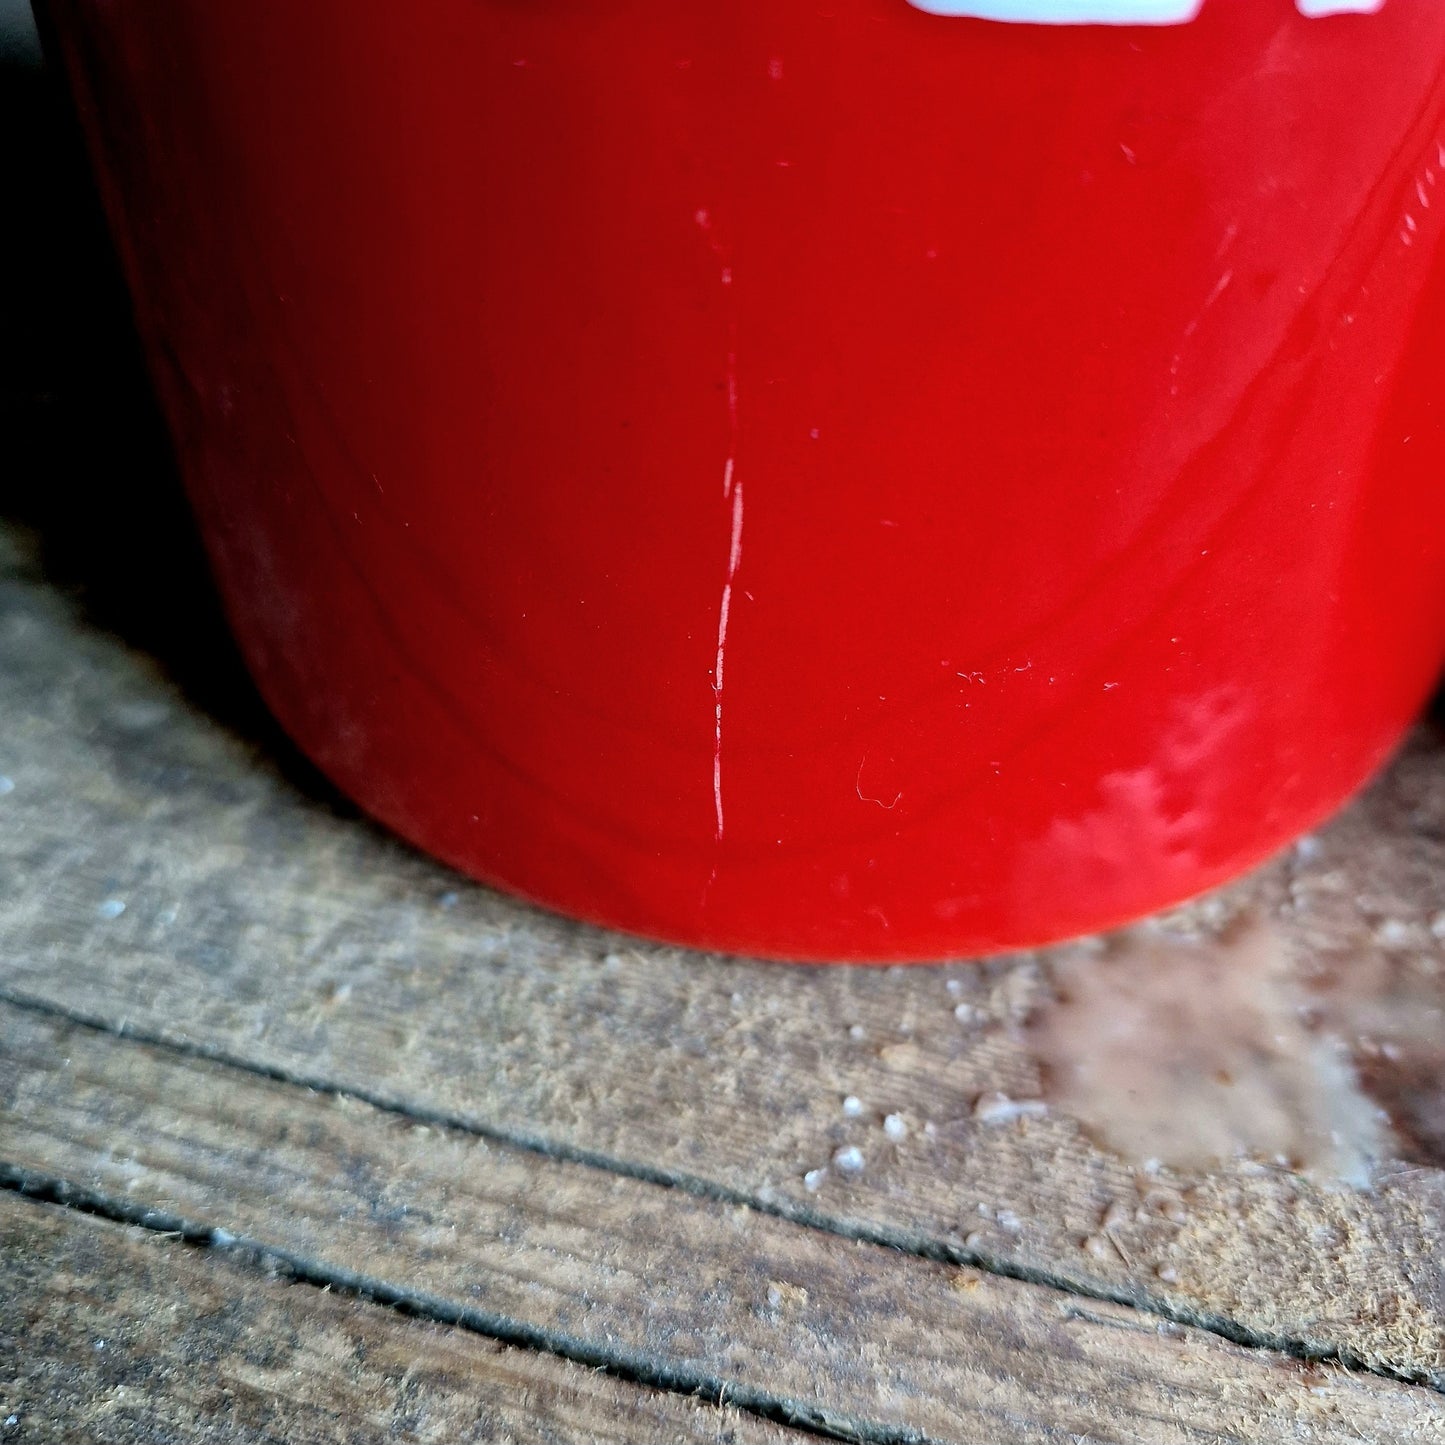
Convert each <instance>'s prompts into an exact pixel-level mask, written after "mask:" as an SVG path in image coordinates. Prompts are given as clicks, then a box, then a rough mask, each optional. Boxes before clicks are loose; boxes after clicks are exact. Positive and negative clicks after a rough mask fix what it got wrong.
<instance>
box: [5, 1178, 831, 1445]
mask: <svg viewBox="0 0 1445 1445" xmlns="http://www.w3.org/2000/svg"><path fill="white" fill-rule="evenodd" d="M807 1438H809V1437H806V1436H799V1435H797V1434H795V1433H794V1432H792V1431H789V1430H785V1429H783V1428H781V1427H779V1426H776V1425H773V1424H770V1423H768V1422H766V1421H762V1420H757V1419H754V1418H751V1417H748V1416H745V1415H740V1414H738V1413H737V1412H736V1411H734V1410H731V1409H726V1408H719V1407H717V1406H714V1405H707V1404H705V1403H703V1402H702V1401H700V1400H695V1399H689V1398H687V1397H685V1396H681V1395H677V1394H670V1393H664V1392H662V1391H658V1390H649V1389H645V1388H642V1387H640V1386H637V1385H634V1384H630V1383H628V1382H626V1381H622V1380H617V1379H614V1378H611V1377H609V1376H608V1375H605V1374H601V1373H599V1372H597V1371H595V1370H588V1369H583V1368H581V1367H580V1366H578V1365H574V1364H570V1363H568V1362H567V1361H564V1360H559V1359H557V1358H555V1357H553V1356H550V1355H544V1354H535V1353H532V1352H529V1351H526V1350H520V1349H516V1348H512V1347H509V1346H506V1345H501V1344H498V1343H497V1342H496V1341H495V1340H490V1339H486V1338H482V1337H479V1336H477V1335H475V1334H472V1333H469V1332H467V1331H463V1330H458V1329H450V1328H446V1327H443V1326H440V1325H436V1324H433V1323H429V1322H426V1321H422V1320H416V1319H406V1318H403V1317H402V1316H400V1315H398V1314H397V1313H395V1312H394V1311H391V1310H388V1309H384V1308H380V1307H378V1306H376V1305H372V1304H367V1303H365V1302H363V1301H361V1300H358V1299H354V1298H347V1297H345V1296H343V1295H339V1294H332V1293H326V1292H324V1291H322V1290H319V1289H314V1288H311V1287H309V1286H307V1285H304V1284H294V1283H290V1282H288V1281H287V1280H285V1279H281V1278H277V1277H275V1275H274V1274H268V1273H267V1272H265V1271H264V1270H263V1269H260V1268H257V1267H256V1266H255V1265H253V1264H250V1263H249V1262H248V1261H246V1260H245V1259H244V1258H243V1257H242V1256H240V1255H239V1254H237V1253H235V1252H229V1253H227V1252H222V1251H217V1250H197V1249H193V1248H190V1247H189V1246H186V1245H183V1244H180V1243H178V1242H177V1241H175V1240H173V1239H167V1238H166V1237H164V1236H161V1235H157V1234H154V1233H151V1232H149V1231H146V1230H141V1229H132V1228H126V1227H124V1226H121V1225H117V1224H112V1223H110V1222H108V1221H105V1220H101V1219H95V1218H88V1217H86V1216H85V1215H82V1214H77V1213H75V1212H74V1211H71V1210H66V1209H60V1208H56V1207H54V1206H51V1205H45V1204H36V1203H30V1202H27V1201H24V1200H21V1199H20V1198H19V1197H17V1196H16V1195H13V1194H10V1195H0V1439H3V1440H6V1441H15V1442H17V1445H21V1442H23V1445H43V1442H54V1445H78V1442H87V1445H110V1442H125V1445H160V1442H163V1441H177V1440H201V1439H204V1440H207V1441H215V1442H218V1445H230V1442H237V1445H240V1442H262V1441H265V1442H285V1445H323V1442H324V1445H359V1442H361V1441H372V1440H380V1439H388V1440H392V1439H396V1440H406V1441H414V1442H418V1445H421V1442H436V1445H462V1442H467V1441H475V1442H483V1441H485V1442H492V1441H499V1440H506V1441H509V1442H514V1445H527V1442H535V1445H560V1442H563V1441H576V1442H578V1445H582V1442H588V1445H590V1442H593V1441H599V1442H616V1445H639V1442H656V1445H664V1442H665V1445H674V1442H677V1441H682V1440H696V1441H707V1442H709V1445H718V1442H723V1441H734V1442H736V1445H786V1442H788V1441H799V1440H804V1439H807Z"/></svg>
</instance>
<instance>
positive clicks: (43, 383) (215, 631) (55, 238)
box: [0, 65, 358, 816]
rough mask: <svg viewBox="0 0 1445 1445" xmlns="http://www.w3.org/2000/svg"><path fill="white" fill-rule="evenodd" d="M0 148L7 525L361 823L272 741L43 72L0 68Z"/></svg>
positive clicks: (70, 590) (125, 638)
mask: <svg viewBox="0 0 1445 1445" xmlns="http://www.w3.org/2000/svg"><path fill="white" fill-rule="evenodd" d="M0 135H4V136H6V137H8V138H10V141H9V143H8V145H7V149H6V152H5V155H4V160H3V163H0V164H3V171H0V186H3V191H0V194H3V195H4V197H5V200H6V211H7V213H8V216H9V222H8V224H6V225H5V226H3V227H0V436H3V437H4V442H5V448H6V454H5V458H4V461H3V464H0V520H3V522H4V523H8V524H10V525H12V526H16V525H18V526H20V527H23V528H24V529H26V530H27V531H28V532H30V533H31V534H33V536H34V537H35V538H36V540H37V543H38V547H39V560H40V566H41V570H42V574H43V577H44V579H45V581H46V582H47V583H49V584H50V585H52V586H54V587H56V588H57V589H59V590H61V591H63V592H65V593H67V594H68V595H70V596H71V597H72V598H74V599H75V600H76V601H77V602H78V603H79V605H80V607H81V608H82V611H83V615H84V616H85V618H86V620H87V621H88V622H89V623H90V624H91V625H92V626H94V627H96V628H98V629H101V630H104V631H106V632H108V633H111V634H113V635H114V636H116V637H117V638H119V639H120V640H121V641H122V642H124V643H125V644H126V645H127V646H129V647H131V648H134V649H136V650H138V651H140V652H143V653H146V654H148V655H149V656H150V657H151V658H153V659H154V660H155V662H156V663H157V664H158V665H159V667H160V668H161V670H162V671H163V672H164V673H165V674H166V675H167V676H168V677H169V678H170V680H171V681H172V682H173V683H174V684H175V685H176V686H177V687H178V688H179V689H180V691H181V692H182V693H183V694H184V695H185V697H186V698H187V700H188V701H189V702H191V703H192V704H193V705H194V706H195V707H196V708H198V709H200V710H201V711H203V712H205V713H206V714H208V715H209V716H211V717H212V718H214V719H215V720H216V721H217V722H219V723H220V724H222V725H223V726H224V727H225V728H227V729H228V730H229V731H231V732H232V733H235V734H237V735H238V736H240V737H241V738H242V739H244V740H245V741H246V742H247V743H248V744H250V745H252V746H253V747H255V748H257V749H258V750H259V751H260V752H261V753H263V754H264V755H265V756H266V758H267V760H268V761H269V762H270V764H271V765H272V766H273V767H274V768H276V770H277V771H278V772H280V774H281V775H282V776H283V777H284V778H285V779H286V781H287V782H288V783H290V784H291V785H293V786H294V787H296V788H297V789H298V790H299V791H300V792H301V793H303V794H304V795H305V796H306V797H307V798H308V799H309V800H311V801H312V802H314V803H317V804H320V805H322V806H325V807H327V808H329V809H331V810H333V811H335V812H338V813H341V814H343V815H346V816H356V815H357V814H358V810H357V809H356V808H355V807H354V805H352V804H351V803H350V802H349V801H348V800H346V799H345V798H344V797H343V795H342V794H341V793H339V792H338V791H337V789H336V788H335V787H334V786H333V785H332V784H331V783H330V782H329V781H328V780H327V779H326V778H325V777H323V776H322V774H321V773H320V772H319V771H318V770H317V769H316V768H315V767H313V766H312V764H311V763H310V762H309V761H307V760H306V758H305V757H304V756H303V755H302V754H301V753H300V751H299V750H298V749H297V748H296V747H295V746H294V745H293V744H292V743H291V742H290V740H289V739H288V738H287V737H286V736H285V734H284V733H283V732H282V731H281V729H280V727H279V725H278V724H277V723H276V721H275V720H274V718H273V717H272V716H271V714H270V712H269V711H268V709H267V708H266V706H265V704H264V703H263V702H262V700H261V698H260V695H259V694H258V692H257V690H256V688H255V685H254V684H253V683H252V681H251V679H250V676H249V674H248V673H247V671H246V667H245V664H244V662H243V661H242V659H241V655H240V652H239V650H238V649H237V646H236V644H235V642H234V640H233V638H232V636H231V632H230V629H229V627H228V626H227V624H226V620H225V617H224V615H223V613H222V610H221V605H220V600H219V598H218V597H217V595H216V590H215V587H214V585H213V583H212V580H211V576H210V570H209V567H208V565H207V562H206V558H205V554H204V552H203V550H202V547H201V544H200V540H199V537H198V536H197V533H196V529H195V525H194V522H193V520H192V518H191V513H190V508H189V505H188V503H187V501H186V498H185V495H184V492H183V490H182V488H181V484H180V481H179V478H178V477H177V474H176V467H175V461H174V458H173V456H172V453H171V447H170V441H169V438H168V437H167V434H166V430H165V426H164V424H163V422H162V420H161V416H160V412H159V409H158V407H157V403H156V399H155V395H154V392H153V390H152V388H151V384H150V380H149V377H148V375H147V372H146V368H145V364H144V359H143V357H142V353H141V347H140V342H139V340H138V338H137V336H136V331H135V326H134V323H133V320H132V315H131V308H130V301H129V297H128V296H127V294H126V289H125V285H124V282H123V280H122V278H121V273H120V267H119V263H118V261H117V258H116V255H115V251H114V249H113V247H112V245H111V242H110V238H109V235H108V233H107V230H106V226H105V221H104V217H103V214H102V211H101V207H100V202H99V199H98V197H97V194H96V190H95V186H94V183H93V180H92V177H91V172H90V166H89V160H88V157H87V155H86V151H85V146H84V143H83V141H82V138H81V135H80V130H79V126H78V124H77V121H76V118H75V113H74V110H73V107H72V104H71V101H70V97H69V94H68V92H67V91H66V88H65V86H64V83H63V81H62V79H61V77H60V76H59V75H58V74H57V73H56V71H55V70H54V69H33V68H28V67H25V66H23V65H6V66H0Z"/></svg>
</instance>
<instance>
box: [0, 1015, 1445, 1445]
mask: <svg viewBox="0 0 1445 1445" xmlns="http://www.w3.org/2000/svg"><path fill="white" fill-rule="evenodd" d="M0 1038H3V1039H4V1040H5V1047H4V1057H3V1059H0V1098H3V1099H4V1101H5V1109H4V1113H3V1115H0V1160H4V1161H5V1165H4V1166H3V1167H4V1169H5V1171H6V1173H5V1177H4V1180H3V1181H0V1182H6V1183H8V1184H9V1185H10V1186H11V1187H15V1186H17V1185H21V1184H24V1183H26V1182H29V1184H30V1185H31V1186H32V1187H36V1188H42V1189H47V1190H50V1191H51V1192H63V1191H61V1190H60V1187H59V1186H57V1185H54V1184H50V1183H47V1182H46V1181H56V1180H61V1181H68V1183H69V1185H70V1186H72V1187H73V1188H74V1189H75V1190H78V1191H82V1192H85V1193H87V1194H88V1196H89V1197H90V1198H91V1199H92V1200H94V1201H95V1203H96V1205H97V1207H102V1208H108V1209H111V1210H112V1211H113V1212H118V1213H132V1214H141V1213H144V1214H145V1215H146V1217H147V1218H148V1219H149V1220H150V1222H151V1223H152V1224H153V1225H155V1226H156V1227H159V1228H166V1229H184V1230H185V1231H186V1232H187V1233H188V1234H190V1235H197V1234H204V1235H208V1236H209V1237H211V1238H216V1237H217V1236H216V1234H215V1233H214V1232H215V1231H220V1232H221V1233H220V1235H219V1238H221V1239H222V1240H225V1241H228V1242H233V1241H240V1242H243V1243H245V1244H257V1245H260V1246H262V1247H264V1248H267V1249H270V1250H271V1251H273V1252H275V1253H276V1254H277V1255H279V1256H281V1257H284V1258H285V1259H286V1260H287V1261H288V1262H289V1264H290V1266H291V1267H292V1268H293V1269H294V1270H296V1271H297V1272H299V1273H301V1274H303V1275H304V1276H305V1277H307V1278H309V1279H311V1280H312V1281H314V1282H316V1283H322V1284H337V1285H341V1286H344V1287H351V1288H360V1289H363V1290H372V1291H375V1292H378V1293H388V1294H390V1295H392V1296H394V1297H396V1298H398V1299H400V1300H401V1301H403V1302H412V1303H414V1304H416V1305H417V1306H418V1307H419V1308H421V1309H423V1310H433V1311H441V1312H443V1314H444V1315H447V1314H452V1315H455V1314H467V1315H469V1317H470V1318H472V1319H474V1320H475V1321H476V1322H477V1323H478V1325H479V1327H481V1328H484V1329H486V1330H488V1331H489V1332H491V1333H493V1334H497V1335H499V1336H500V1337H502V1338H506V1339H512V1340H516V1339H527V1340H531V1341H533V1342H540V1343H541V1344H542V1346H543V1347H545V1348H550V1349H552V1350H555V1351H557V1352H560V1353H563V1354H565V1355H567V1356H569V1357H570V1358H572V1359H574V1360H578V1361H582V1362H591V1363H597V1362H602V1363H606V1364H609V1365H611V1366H613V1367H614V1368H616V1369H619V1370H621V1371H624V1372H625V1373H626V1374H627V1375H628V1377H629V1378H633V1379H643V1380H663V1381H668V1382H671V1383H672V1385H673V1386H674V1387H675V1388H680V1389H694V1390H701V1391H703V1392H705V1393H708V1394H710V1395H712V1396H714V1397H718V1396H721V1397H724V1398H727V1399H729V1400H732V1401H735V1402H736V1403H738V1404H739V1405H741V1406H743V1407H745V1408H752V1409H757V1410H761V1411H763V1412H764V1413H766V1414H769V1415H770V1416H772V1417H774V1418H776V1417H777V1416H779V1415H781V1416H782V1417H783V1418H784V1419H786V1420H788V1421H791V1422H795V1423H800V1424H803V1425H805V1426H806V1427H808V1428H821V1429H825V1430H828V1431H835V1432H838V1433H841V1434H843V1435H845V1436H848V1437H854V1438H861V1439H872V1440H905V1439H914V1438H924V1439H927V1440H930V1441H951V1442H960V1445H964V1442H967V1445H974V1442H978V1445H983V1442H987V1445H1011V1442H1018V1445H1023V1442H1042V1441H1049V1440H1059V1439H1062V1440H1073V1441H1076V1442H1081V1445H1082V1442H1102V1441H1116V1442H1126V1441H1127V1442H1146V1445H1153V1442H1159V1445H1185V1442H1200V1441H1207V1440H1240V1441H1249V1442H1251V1445H1253V1442H1267V1441H1280V1442H1283V1441H1292V1440H1297V1439H1307V1440H1314V1441H1321V1442H1324V1441H1340V1442H1345V1441H1357V1440H1358V1439H1360V1438H1364V1439H1368V1440H1380V1441H1385V1440H1392V1441H1402V1442H1403V1441H1412V1440H1414V1441H1435V1440H1439V1441H1445V1398H1442V1397H1441V1396H1440V1395H1439V1394H1437V1393H1435V1392H1434V1391H1432V1390H1429V1389H1426V1388H1424V1387H1420V1386H1410V1385H1405V1384H1400V1383H1397V1382H1395V1381H1390V1380H1385V1379H1380V1378H1378V1377H1375V1376H1371V1375H1367V1374H1363V1373H1352V1372H1348V1371H1344V1370H1340V1369H1338V1368H1334V1367H1324V1366H1320V1365H1311V1364H1307V1363H1305V1362H1303V1361H1300V1360H1297V1359H1293V1358H1290V1357H1288V1356H1286V1355H1282V1354H1278V1353H1275V1352H1272V1351H1268V1350H1260V1349H1248V1348H1242V1347H1240V1346H1238V1345H1234V1344H1231V1343H1229V1342H1227V1341H1225V1340H1223V1339H1221V1338H1219V1337H1218V1336H1217V1335H1213V1334H1210V1333H1207V1332H1205V1331H1202V1330H1195V1329H1188V1328H1185V1327H1182V1326H1179V1325H1173V1324H1169V1323H1167V1322H1165V1321H1162V1320H1159V1319H1157V1318H1154V1317H1152V1316H1150V1315H1148V1314H1146V1313H1144V1312H1141V1311H1139V1310H1135V1309H1131V1308H1129V1307H1127V1306H1122V1305H1114V1304H1106V1303H1097V1302H1091V1301H1088V1300H1084V1299H1080V1298H1078V1297H1076V1296H1072V1295H1069V1294H1066V1293H1063V1292H1061V1291H1057V1290H1054V1289H1050V1288H1047V1287H1045V1286H1042V1285H1036V1284H1028V1283H1024V1282H1021V1281H1018V1280H1010V1279H1000V1278H998V1277H996V1276H992V1275H989V1274H986V1273H981V1272H979V1271H976V1270H973V1269H968V1268H964V1267H960V1266H956V1265H951V1264H946V1263H941V1262H936V1261H931V1260H927V1259H922V1258H919V1257H917V1256H915V1255H907V1254H902V1253H900V1252H898V1251H895V1250H891V1249H888V1248H885V1247H882V1246H878V1245H872V1244H867V1243H863V1242H858V1241H852V1240H848V1239H844V1238H840V1237H839V1236H837V1235H835V1234H830V1233H828V1232H826V1231H822V1230H818V1229H812V1228H808V1227H806V1226H803V1225H799V1224H795V1223H791V1222H789V1221H786V1220H781V1219H778V1218H776V1217H774V1216H772V1215H768V1214H760V1213H757V1212H755V1211H752V1210H749V1209H747V1208H744V1207H741V1206H738V1205H735V1204H731V1203H727V1202H725V1201H719V1200H715V1199H706V1198H699V1197H697V1196H694V1195H689V1194H687V1193H684V1192H682V1191H680V1190H678V1189H675V1188H668V1187H666V1186H662V1185H659V1184H655V1183H650V1182H647V1181H644V1180H639V1179H633V1178H627V1177H624V1176H620V1175H617V1174H614V1173H611V1172H609V1171H608V1170H606V1169H603V1168H598V1167H594V1166H590V1165H584V1164H580V1163H576V1162H569V1161H565V1160H559V1159H555V1158H549V1157H547V1156H545V1155H543V1154H540V1153H538V1152H536V1151H530V1150H524V1149H519V1148H516V1147H514V1146H510V1145H506V1144H500V1143H497V1142H495V1141H490V1140H487V1139H483V1138H479V1137H477V1136H476V1135H473V1134H468V1133H466V1132H464V1131H460V1130H449V1129H445V1128H442V1127H440V1126H437V1125H434V1124H427V1123H420V1122H417V1121H415V1120H412V1119H408V1118H406V1117H404V1116H400V1115H397V1114H391V1113H387V1112H385V1111H380V1110H377V1109H375V1108H373V1107H371V1106H369V1105H366V1104H363V1103H359V1102H357V1101H355V1100H354V1099H350V1098H347V1097H346V1096H336V1095H323V1094H316V1093H310V1092H308V1091H306V1090H303V1089H299V1088H297V1087H296V1086H294V1085H292V1084H288V1083H284V1082H281V1081H277V1080H272V1079H265V1078H261V1077H258V1076H256V1075H254V1074H252V1073H249V1072H246V1071H244V1070H238V1069H235V1068H232V1067H230V1066H227V1065H222V1064H218V1063H214V1062H211V1061H208V1060H204V1059H195V1058H188V1057H185V1056H184V1055H181V1054H178V1053H177V1052H176V1051H174V1050H172V1049H168V1048H164V1047H156V1046H151V1045H145V1044H140V1043H137V1042H135V1041H131V1040H124V1039H118V1038H116V1037H114V1036H113V1035H110V1034H107V1033H104V1032H102V1031H98V1030H93V1029H90V1028H88V1027H84V1026H80V1025H75V1024H71V1023H66V1022H62V1021H57V1020H53V1019H48V1018H44V1017H41V1016H39V1015H36V1014H28V1013H26V1012H24V1011H22V1010H18V1009H14V1008H10V1007H8V1006H0Z"/></svg>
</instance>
